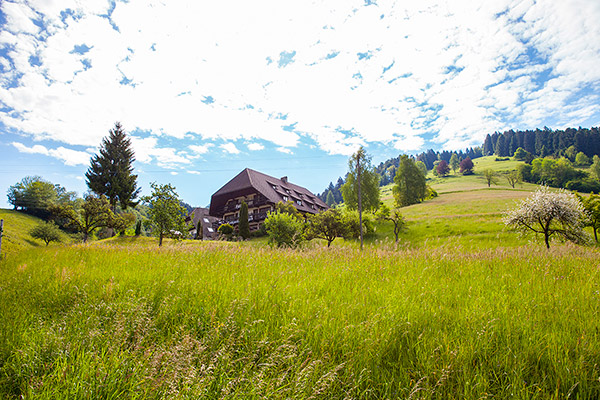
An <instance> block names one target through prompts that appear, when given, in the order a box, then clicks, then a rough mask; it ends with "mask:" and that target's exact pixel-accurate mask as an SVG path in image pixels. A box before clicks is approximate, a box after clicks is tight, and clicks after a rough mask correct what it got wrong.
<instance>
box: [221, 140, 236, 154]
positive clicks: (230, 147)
mask: <svg viewBox="0 0 600 400" xmlns="http://www.w3.org/2000/svg"><path fill="white" fill-rule="evenodd" d="M220 147H221V148H222V149H223V150H224V151H225V152H226V153H229V154H240V151H239V150H238V148H237V147H235V144H233V143H231V142H230V143H224V144H222V145H221V146H220Z"/></svg>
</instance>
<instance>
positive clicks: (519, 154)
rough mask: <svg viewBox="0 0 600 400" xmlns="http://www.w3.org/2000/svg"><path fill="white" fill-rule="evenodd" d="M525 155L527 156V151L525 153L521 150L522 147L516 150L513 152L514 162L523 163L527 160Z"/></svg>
mask: <svg viewBox="0 0 600 400" xmlns="http://www.w3.org/2000/svg"><path fill="white" fill-rule="evenodd" d="M527 154H529V153H528V152H527V151H525V149H523V148H522V147H519V148H517V150H515V154H514V157H515V160H518V161H523V160H525V159H526V158H527Z"/></svg>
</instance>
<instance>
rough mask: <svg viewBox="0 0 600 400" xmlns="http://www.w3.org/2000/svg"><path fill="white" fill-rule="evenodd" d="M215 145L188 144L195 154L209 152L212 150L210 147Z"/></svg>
mask: <svg viewBox="0 0 600 400" xmlns="http://www.w3.org/2000/svg"><path fill="white" fill-rule="evenodd" d="M211 147H213V144H212V143H206V144H201V145H198V144H193V145H190V146H188V148H189V149H190V150H191V151H193V152H194V153H195V154H206V153H208V151H209V150H210V148H211Z"/></svg>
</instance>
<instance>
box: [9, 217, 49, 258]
mask: <svg viewBox="0 0 600 400" xmlns="http://www.w3.org/2000/svg"><path fill="white" fill-rule="evenodd" d="M0 219H3V220H4V235H3V237H2V254H3V255H5V256H7V257H10V256H12V255H14V254H16V253H18V252H19V251H21V250H24V249H28V248H31V247H40V246H44V242H42V241H41V240H36V239H33V238H32V237H31V236H29V231H30V230H31V228H33V227H34V226H36V225H37V224H38V223H40V222H41V220H40V219H39V218H36V217H32V216H31V215H27V214H24V213H22V212H18V211H14V210H7V209H0Z"/></svg>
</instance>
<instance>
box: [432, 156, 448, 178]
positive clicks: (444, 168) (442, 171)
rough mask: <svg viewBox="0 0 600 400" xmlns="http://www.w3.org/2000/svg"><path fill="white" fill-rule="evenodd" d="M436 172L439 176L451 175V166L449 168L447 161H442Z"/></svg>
mask: <svg viewBox="0 0 600 400" xmlns="http://www.w3.org/2000/svg"><path fill="white" fill-rule="evenodd" d="M435 170H436V172H437V174H438V176H441V177H444V176H447V175H448V174H449V173H450V166H448V163H447V162H446V161H444V160H440V162H439V163H438V164H437V166H436V167H435Z"/></svg>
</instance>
